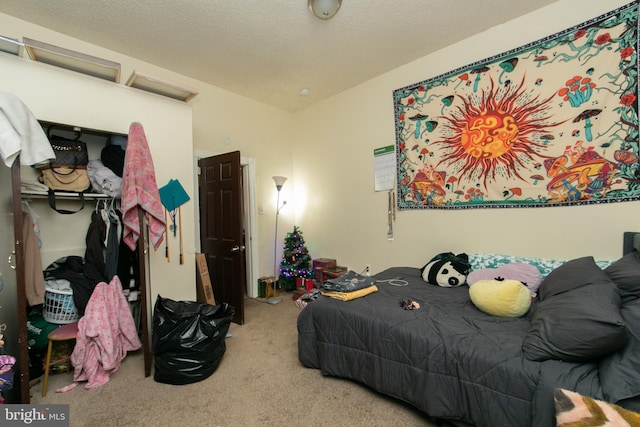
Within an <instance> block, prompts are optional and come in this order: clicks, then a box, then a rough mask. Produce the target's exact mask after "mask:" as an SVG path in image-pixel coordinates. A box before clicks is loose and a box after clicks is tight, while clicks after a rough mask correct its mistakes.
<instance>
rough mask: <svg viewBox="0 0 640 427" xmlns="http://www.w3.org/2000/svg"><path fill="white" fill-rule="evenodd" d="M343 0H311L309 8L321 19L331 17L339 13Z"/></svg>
mask: <svg viewBox="0 0 640 427" xmlns="http://www.w3.org/2000/svg"><path fill="white" fill-rule="evenodd" d="M341 5H342V0H309V10H310V11H311V13H313V14H314V15H315V16H317V17H318V18H320V19H330V18H333V16H334V15H335V14H336V13H338V9H340V6H341Z"/></svg>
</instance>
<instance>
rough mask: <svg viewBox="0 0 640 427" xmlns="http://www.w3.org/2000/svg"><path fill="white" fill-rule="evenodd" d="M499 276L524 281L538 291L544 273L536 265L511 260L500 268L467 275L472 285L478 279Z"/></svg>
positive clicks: (530, 287) (532, 289)
mask: <svg viewBox="0 0 640 427" xmlns="http://www.w3.org/2000/svg"><path fill="white" fill-rule="evenodd" d="M497 277H502V278H503V279H511V280H517V281H519V282H522V283H523V284H524V285H525V286H526V287H527V288H529V291H531V292H536V291H537V290H538V287H539V286H540V283H541V282H542V274H540V271H539V270H538V269H537V268H536V267H535V266H533V265H531V264H527V263H526V262H511V263H509V264H505V265H503V266H500V267H498V268H483V269H481V270H474V271H472V272H471V273H469V275H468V276H467V283H468V284H469V286H471V285H473V284H474V283H475V282H477V281H478V280H495V279H496V278H497Z"/></svg>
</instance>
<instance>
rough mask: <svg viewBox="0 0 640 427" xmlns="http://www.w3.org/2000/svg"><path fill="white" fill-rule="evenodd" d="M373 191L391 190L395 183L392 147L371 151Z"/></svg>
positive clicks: (394, 163) (393, 150)
mask: <svg viewBox="0 0 640 427" xmlns="http://www.w3.org/2000/svg"><path fill="white" fill-rule="evenodd" d="M373 159H374V168H375V181H376V182H375V191H388V190H393V187H394V184H395V181H396V152H395V147H394V146H393V145H387V146H386V147H380V148H376V149H375V150H373Z"/></svg>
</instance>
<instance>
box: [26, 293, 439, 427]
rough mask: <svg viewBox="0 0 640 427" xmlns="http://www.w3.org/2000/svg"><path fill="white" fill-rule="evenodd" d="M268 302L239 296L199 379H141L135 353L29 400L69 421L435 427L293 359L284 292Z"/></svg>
mask: <svg viewBox="0 0 640 427" xmlns="http://www.w3.org/2000/svg"><path fill="white" fill-rule="evenodd" d="M283 297H284V298H283V300H284V301H283V303H282V304H278V305H269V304H265V303H264V302H260V301H257V300H252V299H246V300H245V321H246V323H245V324H244V325H243V326H239V325H236V324H231V327H230V329H229V333H231V334H233V336H232V337H229V338H227V339H226V345H227V350H226V353H225V355H224V357H223V359H222V362H221V363H220V366H219V367H218V369H217V370H216V372H214V374H213V375H212V376H210V377H209V378H207V379H206V380H203V381H200V382H197V383H194V384H189V385H181V386H174V385H168V384H162V383H158V382H155V381H154V380H153V373H152V375H151V376H150V377H147V378H145V377H144V367H143V359H142V355H141V354H140V352H137V353H132V354H130V355H129V356H128V357H127V358H126V359H125V360H124V362H123V364H122V366H121V367H120V369H119V370H118V371H117V372H116V373H115V374H113V375H112V376H111V379H110V381H109V382H108V383H107V384H106V385H104V386H102V387H100V388H97V389H94V390H85V389H84V387H83V384H81V385H79V386H77V387H76V388H75V389H73V390H71V391H68V392H66V393H56V392H55V390H56V389H57V388H60V387H62V386H65V385H68V384H69V383H71V381H72V375H71V374H57V375H53V376H51V377H50V379H49V386H48V390H47V396H46V397H44V398H43V397H41V392H42V382H40V383H39V384H36V385H34V386H33V387H32V388H31V395H32V403H34V404H49V403H67V404H70V413H71V415H70V418H71V426H77V427H80V426H92V427H108V426H118V427H120V426H325V425H327V426H435V423H431V421H430V420H429V418H427V417H426V416H425V415H424V414H422V413H420V412H418V411H416V410H414V409H413V408H411V407H409V406H408V405H405V404H404V403H402V402H399V401H397V400H394V399H390V398H386V397H384V396H381V395H379V394H377V393H375V392H373V391H371V390H370V389H368V388H367V387H364V386H362V385H359V384H357V383H354V382H351V381H348V380H343V379H338V378H331V377H324V376H322V374H321V373H320V371H318V370H316V369H307V368H305V367H303V366H302V365H301V364H300V362H299V361H298V353H297V351H298V350H297V330H296V318H297V316H298V313H299V311H300V310H299V309H298V308H297V307H296V306H295V304H294V302H293V301H292V299H291V294H286V293H285V294H284V295H283Z"/></svg>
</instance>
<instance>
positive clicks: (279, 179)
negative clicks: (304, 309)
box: [267, 176, 287, 304]
mask: <svg viewBox="0 0 640 427" xmlns="http://www.w3.org/2000/svg"><path fill="white" fill-rule="evenodd" d="M286 180H287V178H285V177H284V176H274V177H273V181H274V182H275V183H276V189H277V190H278V199H277V202H276V232H275V236H274V238H273V277H274V279H275V282H273V296H272V297H271V298H269V299H267V302H268V303H269V304H280V303H281V302H282V298H280V297H277V296H275V293H276V287H277V283H278V252H277V247H278V217H279V216H280V209H282V208H283V207H284V205H286V204H287V202H286V201H284V202H282V206H280V190H282V186H283V185H284V182H285V181H286Z"/></svg>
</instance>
